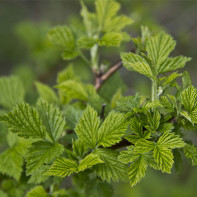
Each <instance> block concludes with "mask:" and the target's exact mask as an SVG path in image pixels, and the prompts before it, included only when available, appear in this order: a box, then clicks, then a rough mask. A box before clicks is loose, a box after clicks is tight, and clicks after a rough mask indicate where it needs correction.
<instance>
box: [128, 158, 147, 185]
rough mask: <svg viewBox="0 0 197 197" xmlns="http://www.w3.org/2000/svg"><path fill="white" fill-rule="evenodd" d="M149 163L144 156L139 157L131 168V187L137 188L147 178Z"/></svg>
mask: <svg viewBox="0 0 197 197" xmlns="http://www.w3.org/2000/svg"><path fill="white" fill-rule="evenodd" d="M147 167H148V165H147V163H146V161H145V159H144V157H143V155H141V156H139V157H138V158H137V159H136V160H135V161H134V162H133V163H132V164H131V165H130V167H129V170H128V176H129V181H130V185H131V187H133V186H135V185H136V184H137V183H138V182H140V181H141V179H142V178H143V177H144V176H145V173H146V170H147Z"/></svg>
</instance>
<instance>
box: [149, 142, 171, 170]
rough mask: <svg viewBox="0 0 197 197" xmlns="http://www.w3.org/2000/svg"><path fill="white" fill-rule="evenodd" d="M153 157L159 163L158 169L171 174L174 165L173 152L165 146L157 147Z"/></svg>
mask: <svg viewBox="0 0 197 197" xmlns="http://www.w3.org/2000/svg"><path fill="white" fill-rule="evenodd" d="M153 157H154V159H155V161H156V163H157V166H158V169H159V170H161V171H162V172H167V173H171V168H172V165H173V163H174V161H173V158H174V157H173V154H172V151H171V150H170V149H168V148H166V147H165V146H155V148H154V150H153Z"/></svg>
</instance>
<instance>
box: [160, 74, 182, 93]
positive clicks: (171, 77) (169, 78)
mask: <svg viewBox="0 0 197 197" xmlns="http://www.w3.org/2000/svg"><path fill="white" fill-rule="evenodd" d="M181 75H182V74H178V73H177V72H174V73H172V74H170V75H169V76H167V77H165V79H164V81H163V83H162V86H163V88H164V89H165V88H167V87H168V86H170V84H171V83H172V82H173V81H174V80H176V79H177V78H178V77H180V76H181Z"/></svg>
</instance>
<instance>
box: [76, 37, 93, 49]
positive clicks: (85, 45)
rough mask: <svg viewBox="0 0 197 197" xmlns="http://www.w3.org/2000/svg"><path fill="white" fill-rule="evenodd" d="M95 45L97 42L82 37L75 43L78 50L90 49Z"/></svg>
mask: <svg viewBox="0 0 197 197" xmlns="http://www.w3.org/2000/svg"><path fill="white" fill-rule="evenodd" d="M96 43H97V40H96V39H94V38H90V37H82V38H80V39H79V40H78V41H77V45H78V48H82V49H90V48H91V47H93V46H94V45H95V44H96Z"/></svg>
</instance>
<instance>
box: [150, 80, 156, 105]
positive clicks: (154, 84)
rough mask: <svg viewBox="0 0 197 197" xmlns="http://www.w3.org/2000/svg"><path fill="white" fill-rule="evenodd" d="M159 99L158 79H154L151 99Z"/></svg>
mask: <svg viewBox="0 0 197 197" xmlns="http://www.w3.org/2000/svg"><path fill="white" fill-rule="evenodd" d="M156 99H157V81H156V80H155V79H152V96H151V100H152V101H154V100H156Z"/></svg>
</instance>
